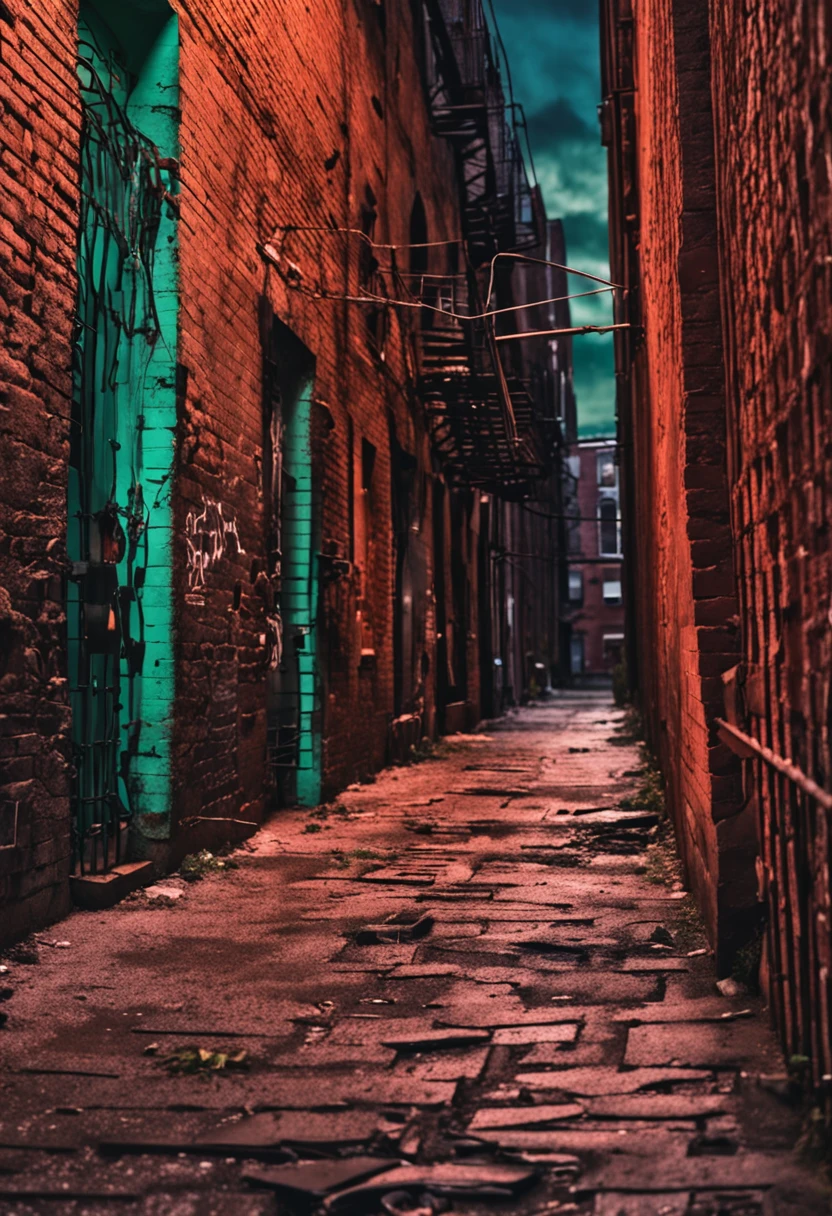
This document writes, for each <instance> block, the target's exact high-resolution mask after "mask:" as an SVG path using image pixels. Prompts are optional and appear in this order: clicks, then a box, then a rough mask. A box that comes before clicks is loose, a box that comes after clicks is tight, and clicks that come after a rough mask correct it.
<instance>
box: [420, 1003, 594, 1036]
mask: <svg viewBox="0 0 832 1216" xmlns="http://www.w3.org/2000/svg"><path fill="white" fill-rule="evenodd" d="M451 1008H452V1011H453V1013H452V1016H453V1018H454V1024H455V1025H456V1024H457V1023H458V1024H459V1025H461V1026H480V1027H484V1028H486V1029H489V1030H498V1029H500V1028H502V1027H505V1028H508V1027H523V1026H554V1025H562V1026H572V1028H573V1033H571V1034H569V1035H567V1036H566V1038H565V1039H561V1040H560V1041H561V1042H565V1041H568V1040H569V1039H573V1038H574V1037H575V1035H574V1024H575V1023H576V1022H577V1023H579V1022H582V1021H583V1020H584V1015H585V1013H586V1009H585V1007H582V1006H578V1007H577V1008H576V1007H575V1006H574V1005H564V1006H560V1005H557V1006H555V1005H550V1006H549V1007H548V1008H546V1007H544V1008H543V1009H526V1008H525V1007H524V1006H523V1002H522V1001H521V1000H520V999H519V997H518V998H516V999H515V1000H513V1001H511V1002H508V1001H505V1000H504V999H502V998H501V997H498V998H496V999H494V1000H477V1001H476V1003H473V1002H470V1003H468V1007H467V1008H466V1003H464V1002H462V1001H455V1002H454V1003H453V1005H452V1006H451V1003H450V1002H449V1003H448V1005H447V1006H446V1008H445V1009H444V1010H443V1012H442V1014H441V1015H440V1018H439V1020H440V1021H450V1019H451V1013H450V1012H449V1010H450V1009H451ZM531 1041H533V1040H531Z"/></svg>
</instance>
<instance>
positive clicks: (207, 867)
mask: <svg viewBox="0 0 832 1216" xmlns="http://www.w3.org/2000/svg"><path fill="white" fill-rule="evenodd" d="M236 869H237V862H236V861H234V859H233V858H231V857H217V856H216V855H215V854H214V853H210V852H209V851H208V849H200V851H199V852H198V853H189V854H188V856H187V857H186V858H185V860H184V861H183V862H182V864H181V866H180V867H179V873H180V874H181V876H182V877H183V878H184V879H185V881H186V882H198V881H199V879H201V878H204V877H205V876H206V874H217V873H221V872H222V871H225V870H236Z"/></svg>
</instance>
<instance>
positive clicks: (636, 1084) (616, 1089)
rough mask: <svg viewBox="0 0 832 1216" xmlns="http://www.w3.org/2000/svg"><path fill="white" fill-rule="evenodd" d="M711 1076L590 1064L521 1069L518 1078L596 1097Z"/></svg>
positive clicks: (692, 1070) (520, 1081) (539, 1086)
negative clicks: (540, 1069) (587, 1065)
mask: <svg viewBox="0 0 832 1216" xmlns="http://www.w3.org/2000/svg"><path fill="white" fill-rule="evenodd" d="M567 1058H568V1057H567ZM712 1078H713V1073H712V1072H710V1071H708V1070H705V1069H696V1068H634V1069H631V1070H629V1071H627V1072H622V1071H620V1070H618V1069H615V1068H603V1067H599V1068H592V1067H589V1068H562V1069H558V1070H554V1069H553V1070H552V1071H551V1072H519V1073H517V1075H516V1077H515V1081H516V1083H517V1084H518V1085H521V1086H526V1087H527V1088H528V1089H531V1090H557V1091H558V1092H559V1093H567V1094H576V1095H578V1096H580V1097H590V1098H596V1097H603V1096H604V1095H605V1094H634V1093H638V1092H639V1090H642V1089H650V1088H653V1087H655V1086H657V1085H662V1086H670V1085H690V1084H691V1083H693V1082H696V1081H710V1080H711V1079H712Z"/></svg>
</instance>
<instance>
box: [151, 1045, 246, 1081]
mask: <svg viewBox="0 0 832 1216" xmlns="http://www.w3.org/2000/svg"><path fill="white" fill-rule="evenodd" d="M152 1046H153V1044H151V1047H152ZM156 1046H157V1047H158V1044H157V1045H156ZM161 1063H162V1064H163V1065H164V1067H165V1068H166V1069H167V1070H168V1072H169V1073H170V1074H171V1075H172V1076H192V1075H194V1074H195V1073H203V1074H205V1073H212V1072H222V1071H223V1070H224V1069H227V1068H248V1052H246V1051H235V1052H231V1053H229V1052H227V1051H211V1050H210V1049H209V1048H207V1047H178V1048H177V1049H176V1051H172V1052H171V1053H170V1054H169V1055H166V1056H165V1057H164V1059H163V1060H161Z"/></svg>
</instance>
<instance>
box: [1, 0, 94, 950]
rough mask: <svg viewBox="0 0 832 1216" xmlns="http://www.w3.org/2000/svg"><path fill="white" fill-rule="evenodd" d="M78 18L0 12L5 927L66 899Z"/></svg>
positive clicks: (40, 9) (45, 915)
mask: <svg viewBox="0 0 832 1216" xmlns="http://www.w3.org/2000/svg"><path fill="white" fill-rule="evenodd" d="M74 38H75V19H74V15H73V11H72V5H71V4H63V3H58V2H57V0H43V2H42V3H39V4H36V5H35V4H30V3H27V2H26V0H4V2H3V3H0V122H2V130H3V136H2V145H1V146H0V467H2V476H0V701H1V702H2V705H1V706H0V713H1V714H2V716H1V717H0V846H7V845H10V844H13V843H14V839H15V837H14V817H15V808H16V812H17V838H16V839H17V846H16V847H12V848H9V847H0V923H2V934H3V936H4V937H7V936H14V935H19V934H21V933H23V932H25V931H26V930H27V929H28V928H30V927H31V926H32V925H35V924H39V923H43V922H44V921H45V920H47V919H50V918H54V917H56V916H58V915H60V914H61V913H62V912H63V911H65V910H66V908H67V906H68V900H69V887H68V875H69V854H70V846H69V811H68V794H69V767H68V759H69V711H68V705H67V682H66V670H65V655H64V649H63V645H62V641H63V621H64V617H63V592H62V583H61V578H62V573H63V562H64V558H65V535H66V462H67V452H68V437H69V415H70V402H71V391H72V386H71V374H70V373H71V351H72V317H73V312H74V306H75V223H76V208H77V189H78V187H77V174H78V167H77V144H78V126H79V105H78V99H77V87H76V80H75V71H74V62H73V52H72V48H73V47H74Z"/></svg>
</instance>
